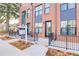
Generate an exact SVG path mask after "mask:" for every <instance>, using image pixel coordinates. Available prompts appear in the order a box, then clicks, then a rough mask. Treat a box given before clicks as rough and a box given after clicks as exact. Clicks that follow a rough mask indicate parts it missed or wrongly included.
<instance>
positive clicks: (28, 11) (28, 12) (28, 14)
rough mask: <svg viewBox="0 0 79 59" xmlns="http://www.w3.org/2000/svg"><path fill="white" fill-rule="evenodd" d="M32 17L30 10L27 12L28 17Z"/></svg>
mask: <svg viewBox="0 0 79 59" xmlns="http://www.w3.org/2000/svg"><path fill="white" fill-rule="evenodd" d="M29 16H30V9H28V10H27V17H29Z"/></svg>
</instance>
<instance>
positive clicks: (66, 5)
mask: <svg viewBox="0 0 79 59" xmlns="http://www.w3.org/2000/svg"><path fill="white" fill-rule="evenodd" d="M75 5H76V4H75V3H62V4H61V11H65V10H68V9H72V8H75Z"/></svg>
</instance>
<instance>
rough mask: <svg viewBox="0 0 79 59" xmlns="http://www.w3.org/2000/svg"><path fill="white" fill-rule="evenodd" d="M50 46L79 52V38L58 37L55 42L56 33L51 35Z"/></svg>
mask: <svg viewBox="0 0 79 59" xmlns="http://www.w3.org/2000/svg"><path fill="white" fill-rule="evenodd" d="M48 44H49V45H51V46H54V47H59V48H65V49H70V50H76V51H79V36H61V35H58V36H57V39H56V40H54V33H50V34H49V43H48Z"/></svg>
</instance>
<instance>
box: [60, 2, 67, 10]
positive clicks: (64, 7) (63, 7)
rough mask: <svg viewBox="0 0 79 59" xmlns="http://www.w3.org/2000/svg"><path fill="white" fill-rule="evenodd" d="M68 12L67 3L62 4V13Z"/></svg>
mask: <svg viewBox="0 0 79 59" xmlns="http://www.w3.org/2000/svg"><path fill="white" fill-rule="evenodd" d="M64 10H67V3H63V4H61V11H64Z"/></svg>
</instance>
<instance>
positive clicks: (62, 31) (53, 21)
mask: <svg viewBox="0 0 79 59" xmlns="http://www.w3.org/2000/svg"><path fill="white" fill-rule="evenodd" d="M20 25H22V26H25V25H27V27H28V29H27V31H28V33H29V34H30V33H34V32H38V33H39V34H38V36H39V37H40V38H45V37H47V36H48V34H49V33H51V32H52V33H54V38H55V39H57V40H60V41H66V38H67V39H68V41H71V40H70V39H72V42H74V41H75V40H76V42H79V40H78V39H79V38H78V36H79V4H75V3H69V4H68V3H62V4H59V3H57V4H56V3H42V4H41V3H33V4H31V3H24V4H22V5H21V8H20Z"/></svg>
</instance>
